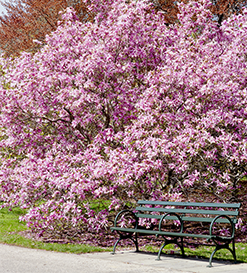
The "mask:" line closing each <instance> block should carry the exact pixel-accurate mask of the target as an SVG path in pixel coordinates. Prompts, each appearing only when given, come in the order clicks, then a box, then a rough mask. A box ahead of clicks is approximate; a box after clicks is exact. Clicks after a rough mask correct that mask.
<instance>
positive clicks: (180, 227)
mask: <svg viewBox="0 0 247 273" xmlns="http://www.w3.org/2000/svg"><path fill="white" fill-rule="evenodd" d="M239 208H240V203H232V204H227V203H193V202H165V201H138V206H137V207H136V208H135V209H134V210H133V211H132V210H122V211H120V212H119V213H118V214H117V216H116V218H115V221H114V226H113V227H111V230H112V231H116V232H117V233H118V234H119V239H118V240H117V241H116V243H115V245H114V248H113V253H112V254H114V253H115V251H116V247H117V245H118V243H119V242H120V241H121V240H123V239H131V240H132V241H133V242H134V244H135V246H136V251H139V250H138V236H139V237H140V236H143V235H156V236H157V237H159V236H161V237H162V238H163V239H164V243H163V245H162V246H161V247H160V249H159V252H158V258H157V260H160V255H161V253H162V250H163V248H164V247H165V246H166V245H168V244H176V245H177V246H178V247H179V248H180V249H181V252H182V255H183V256H185V253H184V238H190V237H191V238H198V239H206V240H208V241H212V242H213V243H214V245H215V249H214V251H213V252H212V254H211V256H210V259H209V265H208V267H211V266H212V259H213V256H214V254H215V253H216V251H218V250H220V249H228V250H229V251H230V252H231V253H232V256H233V258H234V261H235V262H236V261H237V260H236V251H235V241H234V237H235V224H236V223H237V216H238V214H239ZM140 219H142V220H144V221H147V222H149V224H147V226H146V227H145V226H140ZM152 219H157V221H158V223H159V224H157V225H156V226H152V224H151V222H152ZM150 225H151V228H150ZM203 225H206V230H204V231H203V230H201V227H202V226H203ZM174 228H175V229H176V230H175V231H174ZM190 229H192V231H191V230H190ZM195 230H199V232H195ZM222 232H223V234H222ZM230 244H232V247H231V248H230Z"/></svg>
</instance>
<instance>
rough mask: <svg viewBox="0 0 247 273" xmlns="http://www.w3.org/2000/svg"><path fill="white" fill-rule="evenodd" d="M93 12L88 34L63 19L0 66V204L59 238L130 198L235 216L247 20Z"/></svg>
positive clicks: (194, 8)
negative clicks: (228, 207)
mask: <svg viewBox="0 0 247 273" xmlns="http://www.w3.org/2000/svg"><path fill="white" fill-rule="evenodd" d="M102 5H103V4H102V3H101V2H100V1H97V0H94V1H93V0H92V1H91V6H89V7H88V8H89V9H90V11H92V12H94V13H95V14H96V15H95V17H94V20H93V21H92V22H91V21H87V22H80V20H78V18H77V16H76V14H75V11H74V10H73V9H72V8H67V9H66V12H65V13H64V14H63V16H62V20H61V22H60V24H59V26H58V27H57V29H56V30H54V31H53V32H52V33H51V34H50V35H48V36H46V40H45V46H43V47H42V48H41V49H40V50H38V51H37V52H36V53H35V54H31V53H26V52H23V53H22V54H21V55H20V56H19V57H16V58H12V57H10V58H2V59H1V64H2V67H1V86H0V107H1V115H0V124H1V126H0V128H1V142H0V147H1V175H0V190H1V199H2V200H3V201H4V203H5V205H6V206H7V205H19V206H21V207H23V208H27V209H28V213H27V214H26V215H25V216H24V218H23V219H24V220H25V221H27V223H28V225H29V226H30V227H31V228H32V229H33V230H34V231H36V232H39V233H40V234H41V235H44V234H49V236H54V237H56V236H61V238H62V237H64V236H74V234H77V235H78V230H79V231H80V232H83V230H91V231H93V232H96V231H97V232H99V231H102V230H104V229H106V228H107V226H108V224H109V223H108V219H109V218H108V217H109V216H110V215H111V214H112V213H114V212H115V211H118V210H119V208H121V207H126V206H131V204H133V203H135V202H136V200H138V199H155V200H190V201H197V200H199V201H201V200H204V201H212V200H213V201H215V202H218V201H227V202H234V201H236V200H238V201H242V202H243V204H244V202H245V200H244V199H242V196H241V190H242V189H243V188H241V186H242V185H241V179H242V178H243V177H244V176H245V175H246V173H247V167H246V166H247V164H246V163H247V153H246V147H247V146H246V145H247V133H246V132H247V89H246V87H247V86H246V84H247V83H246V78H247V77H246V76H247V75H246V73H247V69H246V65H247V63H246V56H247V55H246V54H247V52H246V50H247V44H246V43H247V39H246V38H247V37H246V36H247V10H246V9H243V12H242V13H241V14H239V15H234V14H233V15H231V16H230V17H229V18H228V19H226V20H225V21H223V22H222V24H221V26H219V24H218V22H217V20H213V19H214V14H212V12H211V11H210V9H211V7H212V4H211V2H210V1H207V0H201V1H192V2H189V3H188V4H183V3H182V4H180V5H179V6H178V7H179V14H178V20H179V22H178V23H176V22H175V23H174V24H172V25H169V26H167V24H166V23H165V22H164V14H163V13H162V12H158V13H157V12H155V11H154V9H153V6H152V5H151V4H150V3H148V2H144V1H128V2H125V1H124V2H123V1H120V0H118V1H116V0H114V1H113V0H112V1H111V0H108V1H105V2H104V5H103V6H102ZM96 203H99V206H98V207H97V209H96V208H95V204H96ZM245 206H246V205H244V207H245ZM99 208H100V209H99ZM245 221H246V220H245ZM245 230H246V222H244V224H243V226H242V232H245Z"/></svg>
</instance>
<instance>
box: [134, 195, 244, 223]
mask: <svg viewBox="0 0 247 273" xmlns="http://www.w3.org/2000/svg"><path fill="white" fill-rule="evenodd" d="M138 205H139V206H138V207H136V209H135V210H136V211H137V213H136V216H137V217H139V218H154V219H161V217H162V215H164V214H165V213H176V214H178V215H179V216H180V217H181V218H182V220H183V221H194V222H212V220H213V219H214V217H215V216H217V215H226V216H228V217H230V218H231V219H232V221H233V222H234V223H236V222H237V216H238V215H239V208H240V206H241V204H240V203H231V204H230V203H199V202H166V201H145V200H140V201H138ZM167 219H168V220H176V219H177V217H176V216H173V215H171V216H168V217H167ZM217 222H220V223H229V220H228V219H227V218H219V219H217Z"/></svg>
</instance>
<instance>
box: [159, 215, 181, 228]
mask: <svg viewBox="0 0 247 273" xmlns="http://www.w3.org/2000/svg"><path fill="white" fill-rule="evenodd" d="M169 215H170V216H171V215H174V216H176V217H177V219H178V220H179V222H180V230H179V231H178V232H179V233H182V232H183V228H184V225H183V220H182V218H181V217H180V216H179V215H178V214H177V213H175V212H167V213H166V214H164V215H163V216H162V217H161V219H160V222H159V231H162V230H161V227H162V222H163V220H164V219H165V218H166V217H167V216H169Z"/></svg>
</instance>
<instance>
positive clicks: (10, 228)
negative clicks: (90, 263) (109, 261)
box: [0, 208, 247, 263]
mask: <svg viewBox="0 0 247 273" xmlns="http://www.w3.org/2000/svg"><path fill="white" fill-rule="evenodd" d="M22 214H23V211H22V210H21V209H19V208H14V209H12V210H11V211H9V210H8V209H6V208H4V209H1V210H0V243H5V244H10V245H17V246H22V247H28V248H37V249H44V250H50V251H57V252H68V253H77V254H79V253H89V252H102V251H111V250H112V249H109V248H102V247H96V246H91V245H85V244H59V243H44V242H42V241H40V240H35V239H33V238H27V237H26V236H24V235H23V234H24V233H25V231H27V227H26V226H25V224H24V223H22V222H20V221H19V216H20V215H22ZM173 249H174V248H173V246H167V247H166V248H165V249H164V252H167V253H168V254H173V253H175V254H177V253H179V251H176V250H175V252H173ZM141 250H144V251H149V252H158V247H157V246H152V245H148V246H143V247H141ZM212 250H213V248H212V247H210V246H201V247H198V248H195V249H190V248H185V253H186V255H188V256H193V257H204V258H209V257H210V254H211V253H212ZM236 255H237V260H238V261H239V262H245V263H247V244H243V243H236ZM214 258H216V259H222V260H230V261H231V260H233V258H232V255H231V253H230V252H229V251H227V250H221V251H218V252H217V253H216V254H215V256H214Z"/></svg>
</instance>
